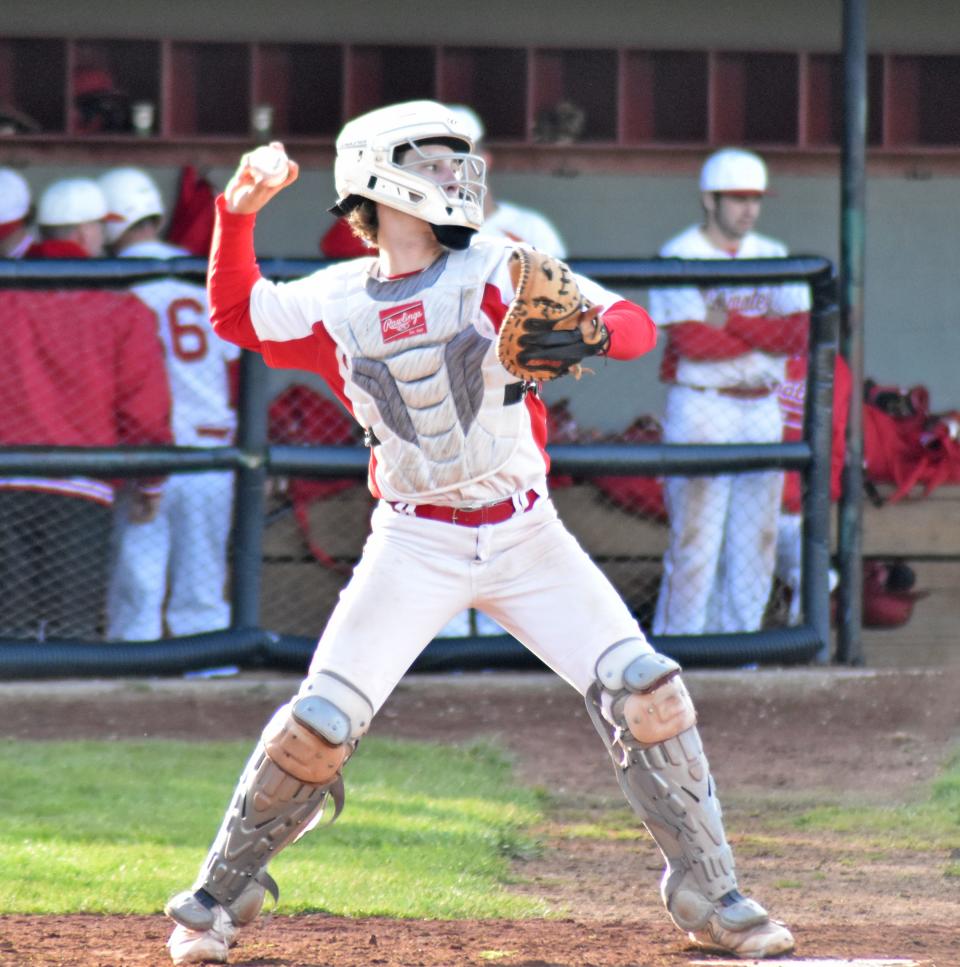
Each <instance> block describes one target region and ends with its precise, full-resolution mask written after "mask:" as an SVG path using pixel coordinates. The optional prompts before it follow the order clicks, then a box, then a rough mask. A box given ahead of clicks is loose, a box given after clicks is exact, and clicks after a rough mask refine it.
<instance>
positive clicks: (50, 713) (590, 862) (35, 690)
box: [0, 668, 960, 967]
mask: <svg viewBox="0 0 960 967" xmlns="http://www.w3.org/2000/svg"><path fill="white" fill-rule="evenodd" d="M687 681H688V684H689V686H690V690H691V692H692V694H693V696H694V699H695V701H696V703H697V706H698V710H699V714H700V721H701V730H702V732H703V735H704V741H705V744H706V746H707V749H708V752H709V753H710V755H711V761H712V765H713V771H714V774H715V777H716V779H717V782H718V785H719V788H720V792H721V796H722V799H723V801H724V804H725V811H726V819H727V826H728V832H729V834H730V838H731V840H732V841H733V843H734V847H735V849H737V854H738V858H739V869H740V875H741V881H742V884H743V886H744V888H745V889H746V891H747V892H749V893H751V894H753V895H755V896H756V897H757V898H758V899H759V900H761V902H763V903H764V904H765V905H767V906H768V907H769V908H770V909H771V911H772V912H773V913H774V914H775V915H776V916H778V917H779V918H782V919H784V920H786V921H788V922H789V923H790V924H791V926H792V927H793V928H794V931H795V933H796V935H797V939H798V943H799V949H798V959H797V960H796V963H798V964H800V963H803V962H804V960H815V959H827V958H836V959H837V960H841V961H842V962H844V963H849V965H850V967H854V965H856V964H857V963H858V960H857V958H860V959H862V960H864V961H867V962H869V961H868V960H867V959H868V958H876V959H878V960H879V959H881V958H890V959H893V958H904V959H907V960H912V961H914V962H916V963H918V964H923V965H924V967H929V965H936V967H957V965H960V926H958V923H960V916H958V914H960V880H958V879H957V878H956V877H949V876H947V875H945V870H946V868H947V867H948V865H949V864H950V863H951V862H953V863H954V864H955V863H956V857H953V858H951V857H950V856H948V855H939V854H931V853H930V852H921V851H916V852H911V851H906V850H885V851H882V855H871V856H870V857H864V856H860V855H858V853H857V852H856V851H855V850H853V849H852V848H851V847H850V845H849V844H847V843H845V842H844V840H843V839H842V838H840V837H825V836H823V835H822V834H820V833H816V834H813V833H804V832H803V831H800V830H796V829H794V828H793V827H791V832H790V833H788V834H784V833H778V834H777V835H776V836H774V837H771V838H770V839H769V840H767V839H764V838H762V837H759V836H758V835H757V834H758V833H761V832H763V830H764V823H765V821H766V820H768V818H769V817H772V816H775V815H776V814H777V811H778V810H779V809H782V808H785V807H795V806H796V805H798V804H810V805H812V804H815V803H834V802H843V803H847V804H850V803H863V804H869V805H883V804H886V803H895V802H903V801H909V800H910V799H911V798H912V797H914V796H916V795H919V794H922V792H923V783H924V782H926V781H927V780H929V779H930V778H931V777H932V776H933V775H935V774H936V772H937V770H938V769H939V768H940V767H941V765H942V764H943V762H944V761H945V759H946V757H947V755H948V754H949V751H950V748H951V745H952V744H953V743H955V742H956V741H957V740H958V739H960V703H958V700H957V696H958V695H960V668H951V669H925V670H890V669H883V670H877V671H864V670H856V671H851V670H837V669H825V670H819V669H817V670H808V669H803V670H791V671H774V670H769V671H761V672H746V671H744V672H696V671H694V672H690V673H688V675H687ZM296 685H297V679H295V678H292V677H291V678H279V677H276V676H269V677H268V676H243V677H241V678H235V679H228V680H219V681H181V680H161V681H152V682H142V681H139V682H72V683H60V684H58V685H57V686H52V685H48V684H40V683H17V684H9V685H0V735H3V736H9V737H21V738H41V739H42V738H51V739H52V738H62V737H64V736H66V735H69V736H71V737H74V738H82V737H86V738H104V737H123V736H137V737H143V736H156V737H165V738H184V737H188V738H189V737H194V738H198V739H200V738H202V739H212V738H215V739H223V738H233V737H249V738H250V739H253V738H255V737H256V735H257V734H258V733H259V730H260V728H261V726H262V724H263V722H264V721H265V719H266V718H267V716H268V715H269V714H270V712H272V711H273V709H274V708H275V707H276V705H277V704H279V703H280V702H281V701H283V700H284V699H285V698H287V697H288V696H289V694H290V693H291V692H292V691H293V690H294V689H295V687H296ZM378 731H379V733H380V734H384V735H386V734H389V735H391V736H399V737H410V738H418V739H434V740H437V739H439V740H445V741H453V742H459V741H464V740H468V739H472V738H475V737H477V736H485V737H497V738H498V739H499V740H500V741H502V742H503V743H504V744H505V745H506V746H507V747H509V748H510V749H511V750H512V751H513V753H514V754H515V757H516V762H517V771H518V776H520V777H521V778H522V779H523V781H526V782H530V783H532V784H535V785H539V786H543V787H545V788H548V789H549V790H551V792H552V793H553V794H554V795H555V796H556V798H557V801H558V803H559V806H558V810H557V812H556V815H554V816H552V817H551V820H550V821H549V822H548V824H547V825H546V826H545V827H544V828H543V829H541V830H538V831H537V832H538V835H539V838H540V839H541V841H542V842H543V844H544V849H543V851H542V855H540V856H538V857H536V858H532V859H530V858H528V859H525V860H523V861H518V865H517V868H516V870H515V874H516V875H515V879H516V882H517V885H515V886H513V887H511V888H512V889H516V890H520V891H525V892H529V893H533V894H536V895H538V896H540V897H543V898H545V899H546V900H547V901H549V902H550V904H551V906H552V907H553V908H554V909H556V910H557V911H559V912H560V917H559V919H556V920H549V921H542V920H534V921H530V920H525V921H514V922H499V921H481V922H475V921H470V922H461V921H458V922H452V923H451V922H443V921H427V922H423V921H391V920H384V919H343V918H338V917H330V916H321V915H316V916H300V917H284V916H279V915H278V916H274V917H273V918H271V919H269V920H266V921H264V922H261V923H258V924H256V925H255V926H253V927H251V928H249V929H247V930H245V931H244V932H243V933H242V935H241V939H240V943H239V946H238V947H237V948H236V950H235V952H234V954H233V956H232V961H231V962H232V963H233V964H235V965H246V967H266V965H271V967H328V965H329V967H333V965H337V967H367V965H374V964H376V965H385V967H401V965H404V967H406V965H411V967H412V965H423V967H458V965H467V964H470V965H483V964H491V963H493V964H505V965H510V967H554V965H556V967H588V965H597V967H628V965H636V967H680V965H684V967H686V965H691V964H694V963H700V962H705V963H714V964H719V963H720V962H721V959H715V958H711V957H710V956H709V955H705V954H702V953H699V952H697V951H696V950H695V949H694V948H693V947H692V946H691V945H689V944H688V943H687V942H686V941H685V939H684V937H683V935H682V934H680V933H679V932H678V931H677V930H676V929H675V928H674V927H673V926H672V925H670V923H669V922H668V920H667V919H666V916H665V914H664V912H663V910H662V907H661V906H660V903H659V899H658V897H657V880H658V876H659V868H660V863H659V859H658V854H657V853H656V851H655V850H654V848H653V847H652V845H651V842H650V840H649V839H648V838H647V837H646V836H645V835H640V836H638V837H637V839H626V840H624V839H623V838H610V839H608V840H607V839H601V840H583V839H576V840H570V839H565V838H563V837H562V835H561V829H562V823H563V821H564V819H566V818H570V817H571V816H574V815H576V816H578V817H580V818H583V814H584V811H586V812H587V813H589V814H590V818H591V819H593V820H595V821H597V822H599V823H602V822H603V818H604V815H605V814H606V815H607V816H610V815H612V814H611V812H610V811H611V810H623V809H624V808H625V807H624V806H623V805H622V801H621V799H620V795H619V791H618V789H617V787H616V783H615V780H614V778H613V773H612V769H611V767H610V764H609V761H608V760H607V759H606V758H605V754H604V752H603V750H602V747H601V745H600V743H599V740H598V739H597V737H596V735H595V734H594V732H593V729H592V727H591V725H590V724H589V721H588V720H587V717H586V713H585V711H584V709H583V705H582V701H581V699H580V698H579V696H577V695H576V694H575V693H574V692H573V691H572V690H570V689H569V688H568V687H567V686H565V685H564V684H563V683H561V682H559V681H558V680H556V679H554V678H552V677H550V676H546V675H541V674H539V673H526V674H510V675H508V674H488V675H482V674H475V675H474V674H471V675H460V676H443V677H441V676H437V677H433V676H417V677H411V678H408V679H407V680H405V681H404V682H403V683H402V684H401V686H400V688H399V689H398V690H397V692H396V693H395V694H394V695H393V696H392V697H391V699H390V701H389V702H388V704H387V706H386V707H385V708H384V709H383V711H382V712H381V715H380V716H379V717H378V719H377V720H376V722H375V724H374V728H373V733H374V734H377V732H378ZM361 754H362V750H361ZM347 778H348V789H349V770H348V775H347ZM348 808H349V799H348ZM617 818H618V820H619V819H620V818H621V817H619V816H618V817H617ZM748 832H749V834H750V840H749V841H745V840H744V837H745V836H746V834H747V833H748ZM742 840H743V841H742ZM738 841H742V842H739V845H738ZM758 843H763V844H764V845H762V846H758V845H757V844H758ZM162 899H164V898H158V903H159V902H161V901H162ZM167 934H168V924H167V922H166V921H164V919H163V918H162V917H160V916H157V917H92V916H72V917H24V916H4V917H0V965H3V967H28V965H30V967H32V965H63V967H94V965H96V967H127V965H144V967H147V965H151V967H152V965H166V964H169V960H168V959H167V958H166V956H165V952H164V949H163V942H164V940H165V939H166V936H167Z"/></svg>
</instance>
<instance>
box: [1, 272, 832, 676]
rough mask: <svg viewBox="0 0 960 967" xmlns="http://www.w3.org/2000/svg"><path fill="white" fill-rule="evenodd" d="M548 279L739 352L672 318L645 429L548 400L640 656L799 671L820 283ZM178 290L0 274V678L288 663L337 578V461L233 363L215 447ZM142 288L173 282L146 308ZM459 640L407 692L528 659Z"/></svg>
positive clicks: (216, 390) (589, 534)
mask: <svg viewBox="0 0 960 967" xmlns="http://www.w3.org/2000/svg"><path fill="white" fill-rule="evenodd" d="M573 266H574V268H575V270H578V271H582V272H583V273H584V274H587V275H590V276H591V277H593V278H596V279H598V281H601V282H605V283H607V284H609V285H610V286H611V287H612V288H615V289H620V290H622V289H623V288H625V287H641V288H645V289H649V290H650V292H649V295H648V298H649V301H650V303H656V300H657V299H658V298H662V296H663V294H664V293H665V294H666V295H667V296H668V297H669V296H670V294H671V293H673V295H674V296H677V295H679V296H681V297H683V298H686V297H688V295H689V293H690V292H698V293H702V294H705V297H706V298H707V299H708V300H709V301H710V302H711V304H712V306H713V308H714V309H716V310H719V309H720V308H723V309H724V310H725V312H726V315H727V316H728V317H729V315H730V314H731V313H732V312H734V311H736V312H739V313H740V314H741V315H742V318H743V321H742V322H741V323H739V325H740V326H741V331H740V332H741V335H740V338H742V340H744V342H745V343H746V340H748V338H749V339H750V340H752V342H751V343H750V345H754V346H756V347H757V349H756V352H754V353H753V354H752V355H751V354H750V353H749V352H747V353H744V352H743V350H742V347H740V349H739V350H738V361H737V362H736V364H735V361H734V360H733V357H731V356H730V353H731V352H732V351H733V348H736V347H731V346H729V345H725V344H724V343H723V340H724V339H729V338H730V332H729V330H730V326H729V325H726V326H723V327H721V326H718V325H716V324H712V323H711V322H710V320H709V318H707V319H706V320H705V321H704V322H703V323H702V324H701V325H700V326H699V328H697V327H693V328H691V327H688V331H686V332H683V331H681V330H682V328H683V326H684V325H685V324H686V323H685V322H684V316H685V315H689V313H686V314H685V313H683V312H680V313H678V314H677V320H675V321H676V322H677V323H678V324H677V326H676V329H671V330H670V331H669V332H668V333H667V336H668V338H667V339H666V350H665V351H664V353H663V356H662V359H661V362H660V367H661V376H662V378H663V380H664V383H663V385H664V386H665V387H666V390H665V396H664V403H663V408H662V410H660V411H659V412H650V413H641V414H636V413H632V412H630V411H629V409H628V408H626V407H621V411H622V412H624V413H627V414H628V416H627V417H625V420H624V422H625V423H626V425H624V426H622V427H614V426H607V427H603V428H596V427H591V426H587V425H584V424H583V421H578V420H577V418H576V417H575V416H574V413H573V410H572V407H571V404H570V401H569V400H567V399H558V400H555V401H553V402H551V401H550V400H549V399H548V401H547V402H548V404H549V405H548V408H547V412H548V423H549V426H550V431H551V436H550V438H551V440H552V441H553V443H552V445H551V448H550V452H551V455H552V457H553V468H552V472H551V475H550V485H551V491H552V495H553V499H554V501H555V503H556V504H557V507H558V510H559V513H560V515H561V517H562V518H563V519H564V521H565V522H566V523H567V525H568V527H569V528H570V529H571V531H573V533H574V534H575V535H576V536H577V537H578V539H579V540H580V541H581V543H582V544H583V545H584V547H585V548H586V549H587V550H588V552H589V553H590V554H591V556H592V557H593V558H594V559H595V560H596V561H597V563H598V564H599V566H600V567H601V568H602V569H603V570H604V572H605V573H606V574H607V576H608V577H609V578H610V580H611V581H612V583H613V584H614V585H615V587H616V588H617V589H618V591H619V592H620V594H621V595H622V597H623V598H624V600H625V601H626V602H627V604H628V606H629V607H630V609H631V610H632V611H633V613H634V614H635V615H636V616H637V618H638V620H639V621H640V623H641V626H642V627H643V628H644V630H645V631H646V632H647V633H648V634H650V635H651V636H652V638H653V639H654V641H655V642H656V643H657V645H658V647H659V648H660V649H661V650H663V651H665V652H667V653H669V654H673V655H674V656H676V657H678V658H680V659H681V660H683V661H686V662H688V663H700V664H720V665H723V664H744V663H749V662H760V661H778V662H795V661H809V660H812V659H814V658H819V659H821V660H822V659H824V658H825V657H826V647H827V644H826V642H827V640H828V634H829V617H828V603H827V587H826V581H827V571H828V566H829V539H828V524H827V514H828V488H827V482H828V479H829V445H830V404H831V390H832V382H831V380H832V353H833V339H834V332H833V329H834V325H835V319H834V309H833V288H834V283H833V278H832V269H831V266H830V264H829V263H828V262H826V261H825V260H823V259H815V258H794V259H783V260H781V259H776V260H762V261H753V262H747V261H738V262H737V263H731V262H721V263H711V262H707V261H701V262H697V263H689V262H686V263H685V262H679V261H676V260H662V259H657V260H649V261H626V260H624V261H619V262H617V261H592V262H580V263H573ZM316 267H317V263H315V262H296V263H294V262H290V263H283V262H272V263H265V264H264V265H263V270H264V274H266V275H268V276H271V277H274V278H289V277H296V276H299V275H302V274H306V273H307V272H309V271H312V270H314V269H316ZM204 269H205V266H204V264H203V263H201V262H200V261H199V260H190V259H177V260H172V261H169V262H152V261H151V260H130V259H127V260H123V261H122V262H108V261H99V262H90V263H79V262H78V263H70V264H66V263H61V264H53V263H49V262H47V263H20V264H15V263H11V264H10V265H0V303H2V310H3V315H4V318H5V319H6V320H7V321H8V322H7V325H8V327H9V333H12V336H10V335H9V334H8V346H13V347H14V350H13V355H12V356H11V357H10V358H12V360H13V362H12V363H11V364H9V365H8V366H7V367H6V368H5V370H4V371H3V372H2V373H0V402H2V403H3V413H4V416H3V418H2V421H0V478H2V479H0V581H2V587H3V588H4V594H3V595H2V597H0V637H2V638H3V639H5V645H4V646H3V647H0V674H5V675H8V676H12V675H24V674H37V675H42V674H54V673H59V674H64V673H74V674H76V673H87V672H91V671H93V672H96V673H97V674H110V673H112V672H114V673H119V672H129V671H131V670H140V671H151V670H153V671H178V670H186V669H189V668H202V667H207V666H209V665H211V664H218V663H237V664H244V665H251V664H258V663H260V664H263V663H266V664H279V665H284V664H287V665H293V666H300V665H305V664H306V661H307V658H308V657H309V654H310V651H311V650H312V647H313V642H314V641H315V638H316V636H317V635H318V634H319V631H320V630H321V629H322V627H323V625H324V622H325V621H326V619H327V617H328V616H329V614H330V612H331V610H332V608H333V607H334V605H335V603H336V600H337V596H338V594H339V592H340V590H341V588H342V587H343V586H344V584H345V583H346V581H347V580H348V579H349V576H350V573H351V569H352V567H353V565H354V564H355V563H356V561H357V559H358V557H359V555H360V552H361V549H362V545H363V542H364V540H365V538H366V535H367V531H368V519H369V515H370V512H371V510H372V507H373V501H372V498H371V497H370V495H369V492H368V491H367V489H366V486H365V480H364V477H365V467H366V462H367V451H366V448H365V447H364V446H363V441H362V440H361V439H360V437H359V434H358V431H357V429H356V428H355V426H354V424H353V423H352V421H351V420H350V419H349V418H348V417H347V415H346V414H345V413H344V412H343V410H342V409H341V408H340V407H339V405H338V404H337V403H335V402H334V401H333V400H332V399H331V398H330V397H329V396H328V395H327V394H326V393H325V392H323V391H322V390H320V389H319V388H318V386H316V385H315V384H313V383H311V382H310V380H309V378H305V379H304V380H303V381H293V382H288V383H286V385H283V386H282V387H277V386H276V385H273V386H271V384H270V380H269V375H268V373H267V371H266V370H265V368H264V367H263V365H262V363H261V361H260V360H259V358H258V357H254V356H245V357H244V359H243V363H242V376H241V377H240V378H239V380H238V381H237V382H238V383H239V387H240V393H239V403H240V419H239V426H238V428H237V430H236V432H237V438H236V439H234V432H235V427H234V421H233V419H232V417H231V416H228V415H227V411H228V410H229V406H228V405H227V404H228V402H229V400H228V397H229V392H230V383H231V369H232V368H235V367H236V364H235V363H234V362H233V361H232V360H231V358H230V356H229V354H226V355H224V354H223V353H221V352H219V346H220V345H221V343H220V341H219V340H217V339H216V337H214V336H213V334H212V333H211V332H210V331H209V326H208V324H207V323H206V320H205V318H204V317H203V316H202V315H201V314H200V313H198V311H197V306H198V303H199V301H200V295H201V294H202V293H200V292H199V291H198V292H197V293H196V298H194V297H193V296H191V293H190V289H191V288H195V286H196V283H197V282H199V280H200V278H201V277H202V273H203V271H204ZM164 276H165V277H171V276H175V277H179V278H180V279H181V281H180V282H179V283H177V284H178V285H179V286H181V289H179V290H177V292H174V293H173V295H172V297H171V298H168V299H167V300H166V301H163V300H161V299H160V298H159V296H158V295H157V293H156V287H157V285H158V284H159V283H158V281H157V280H159V279H160V278H161V277H164ZM796 280H801V284H799V285H798V284H797V283H796ZM721 282H722V283H725V284H724V285H723V286H720V285H719V283H721ZM144 283H149V285H148V286H147V287H146V288H144ZM191 283H193V285H192V286H191ZM694 283H697V285H696V286H694ZM748 284H749V285H750V286H751V288H750V289H749V290H747V288H746V286H747V285H748ZM131 285H134V286H135V287H136V288H135V293H136V295H131V294H129V293H128V292H127V291H126V290H127V288H128V287H129V286H131ZM92 286H97V288H96V289H93V288H92ZM747 291H750V292H751V293H753V295H751V296H750V299H751V300H753V301H752V302H751V301H749V300H748V299H747V298H746V296H744V295H743V293H745V292H747ZM144 292H147V293H149V292H153V293H154V298H153V301H152V303H151V301H150V300H149V299H146V298H145V297H144ZM758 292H759V293H761V294H762V293H764V292H765V293H766V295H761V296H757V293H758ZM658 293H659V295H658ZM810 293H812V295H813V298H812V303H811V301H810ZM168 295H169V293H168ZM788 296H789V299H790V300H793V301H792V302H791V303H790V305H787V304H786V301H784V300H786V299H787V298H788ZM758 298H763V299H766V300H767V303H771V302H777V311H776V316H777V318H778V320H781V321H782V324H779V325H777V326H773V325H771V326H767V328H766V329H765V330H764V331H756V330H757V322H756V318H758V317H759V315H760V313H757V314H755V315H754V316H751V309H752V308H755V307H756V304H757V299H758ZM778 300H779V302H778ZM721 303H722V304H723V305H722V306H721ZM808 307H809V308H810V309H811V311H810V316H809V318H810V328H809V338H808V330H807V326H806V315H805V313H806V311H807V308H808ZM145 308H146V310H149V311H147V312H146V315H144V309H145ZM788 310H790V311H788ZM711 311H713V310H711ZM667 315H668V314H667ZM801 316H802V317H803V318H802V319H801V318H800V317H801ZM708 317H709V313H708ZM131 320H132V321H131ZM669 325H670V323H668V326H665V327H664V329H665V330H666V329H668V327H669ZM751 327H753V328H752V329H751ZM158 334H159V339H158V338H157V335H158ZM661 340H662V341H663V340H664V335H663V334H662V335H661ZM677 346H680V347H681V348H682V349H683V352H682V353H681V354H678V353H677V352H676V351H675V350H676V348H677ZM744 357H745V358H744ZM691 360H692V361H693V362H691ZM771 360H773V361H774V362H771ZM684 366H686V369H685V370H684V368H683V367H684ZM678 368H679V370H680V371H679V372H678ZM774 370H775V371H774ZM164 374H166V380H167V382H166V384H163V378H164ZM158 377H159V379H158ZM162 384H163V385H162ZM211 387H213V390H212V389H211ZM805 392H806V396H807V398H808V399H809V400H810V401H811V404H812V405H810V406H807V407H806V408H804V406H803V397H804V395H805ZM171 397H172V405H173V423H172V425H173V428H174V435H173V437H172V438H171V437H170V436H169V431H167V433H168V435H166V436H165V435H164V429H163V428H164V425H165V423H164V419H163V414H164V413H165V407H167V406H169V405H170V399H171ZM230 412H232V411H230ZM171 439H172V440H173V441H174V442H175V443H176V446H169V444H170V442H171ZM151 445H152V446H151ZM164 476H166V477H167V479H166V480H165V482H164V481H163V477H164ZM785 482H787V487H786V488H785V486H784V484H785ZM161 484H162V496H161V497H159V499H157V495H158V494H159V493H160V492H161V491H160V489H159V488H160V485H161ZM801 484H802V486H801ZM785 501H786V502H785ZM231 512H232V513H231ZM801 512H802V513H801ZM801 520H804V521H805V527H804V528H803V532H802V533H801V529H800V521H801ZM231 521H232V522H233V526H232V529H231ZM801 548H802V549H803V553H801ZM464 618H465V619H468V620H465V621H464V622H463V623H462V624H461V625H460V626H459V627H457V626H456V625H452V626H450V627H449V628H448V629H446V630H445V633H444V634H445V637H443V638H441V639H438V641H436V642H434V643H433V644H432V645H431V646H430V647H429V648H428V649H427V651H426V652H425V654H424V657H423V658H422V659H421V662H420V667H438V666H439V665H441V664H443V663H444V662H447V663H452V664H457V663H460V664H474V665H476V664H478V663H479V664H484V665H496V664H511V663H520V664H523V663H526V662H527V661H528V659H527V657H526V653H525V652H524V651H523V650H522V649H521V648H520V646H519V645H517V644H516V643H515V642H513V641H512V639H508V638H507V636H505V635H503V634H501V633H500V629H499V628H497V627H496V626H495V625H491V623H489V622H485V621H484V619H483V616H478V615H476V614H473V615H469V616H464ZM485 633H487V634H488V635H489V637H485ZM452 634H455V635H457V638H452V637H450V636H451V635H452ZM73 642H75V643H73ZM31 646H32V647H31Z"/></svg>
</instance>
